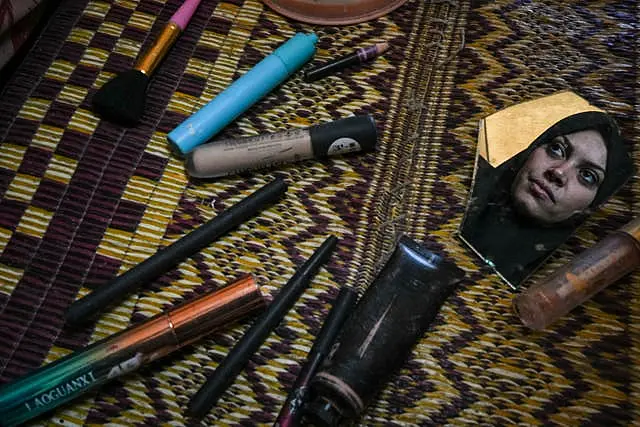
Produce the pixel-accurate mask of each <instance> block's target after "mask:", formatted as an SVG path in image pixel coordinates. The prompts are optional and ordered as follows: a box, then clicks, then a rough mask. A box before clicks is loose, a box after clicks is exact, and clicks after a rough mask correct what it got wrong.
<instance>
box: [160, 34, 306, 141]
mask: <svg viewBox="0 0 640 427" xmlns="http://www.w3.org/2000/svg"><path fill="white" fill-rule="evenodd" d="M317 41H318V36H316V35H315V34H313V33H311V34H304V33H298V34H296V35H295V36H293V37H292V38H291V39H289V40H288V41H287V42H286V43H285V44H283V45H282V46H280V47H279V48H277V49H276V50H275V51H274V52H273V53H272V54H271V55H269V56H267V57H266V58H264V59H263V60H262V61H260V62H259V63H258V64H256V66H254V67H253V68H252V69H251V70H249V71H247V73H246V74H244V75H243V76H242V77H240V78H239V79H238V80H236V81H235V82H233V83H232V84H231V86H229V87H228V88H227V89H225V90H224V91H223V92H221V93H220V94H219V95H218V96H216V97H215V98H214V99H213V100H211V102H209V103H208V104H207V105H205V106H204V107H202V108H201V109H200V110H198V111H197V112H196V113H195V114H193V115H192V116H191V117H189V118H188V119H187V120H185V121H184V122H182V123H181V124H180V125H179V126H178V127H177V128H175V129H174V130H172V131H171V132H170V133H169V135H168V138H169V142H170V143H172V144H173V145H174V146H176V147H177V148H178V150H180V152H181V153H182V154H186V153H188V152H190V151H191V150H193V149H194V148H195V147H197V146H198V145H200V144H203V143H205V142H207V141H208V140H209V139H211V138H212V137H213V136H214V135H216V134H217V133H218V132H220V131H221V130H222V129H223V128H224V127H225V126H227V125H228V124H229V123H231V122H232V121H233V120H235V119H236V117H238V116H239V115H240V114H242V113H244V112H245V111H246V110H247V109H248V108H249V107H251V106H252V105H253V104H255V103H256V102H257V101H258V100H260V99H262V98H263V97H264V96H265V95H266V94H268V93H269V92H271V90H273V89H274V88H275V87H276V86H278V85H279V84H280V83H282V82H283V81H284V80H286V79H287V78H288V77H289V76H290V75H291V74H293V73H294V72H296V71H297V70H298V69H299V68H300V67H302V66H303V65H304V64H305V63H306V62H307V61H308V60H309V59H311V57H312V56H313V54H314V52H315V49H316V42H317Z"/></svg>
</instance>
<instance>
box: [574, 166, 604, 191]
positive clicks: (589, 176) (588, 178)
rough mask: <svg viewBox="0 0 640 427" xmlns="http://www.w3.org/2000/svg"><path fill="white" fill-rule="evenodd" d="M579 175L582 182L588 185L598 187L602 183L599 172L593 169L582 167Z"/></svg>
mask: <svg viewBox="0 0 640 427" xmlns="http://www.w3.org/2000/svg"><path fill="white" fill-rule="evenodd" d="M578 176H579V177H580V182H582V183H583V184H585V185H586V186H587V187H596V186H598V185H599V184H600V178H599V177H598V174H597V173H595V172H594V171H593V170H591V169H585V168H583V169H580V171H579V172H578Z"/></svg>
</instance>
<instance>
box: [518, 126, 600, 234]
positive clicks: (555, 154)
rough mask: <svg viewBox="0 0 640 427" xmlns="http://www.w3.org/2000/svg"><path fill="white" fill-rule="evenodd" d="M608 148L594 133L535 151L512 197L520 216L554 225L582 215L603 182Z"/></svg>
mask: <svg viewBox="0 0 640 427" xmlns="http://www.w3.org/2000/svg"><path fill="white" fill-rule="evenodd" d="M606 165H607V146H606V144H605V141H604V139H603V137H602V135H601V134H600V133H599V132H598V131H596V130H593V129H589V130H583V131H579V132H574V133H570V134H567V135H562V136H558V137H556V138H554V139H553V140H551V141H550V142H548V143H545V144H542V145H541V146H539V147H537V148H536V149H534V150H533V151H532V153H531V155H530V156H529V158H528V159H527V161H526V162H525V164H524V165H523V166H522V168H521V169H520V171H519V172H518V174H517V176H516V178H515V180H514V182H513V186H512V187H511V195H512V197H513V200H514V204H515V206H516V209H517V210H518V212H519V213H521V214H523V215H525V216H526V217H528V218H531V219H533V220H534V221H536V222H538V223H542V224H553V223H557V222H561V221H564V220H566V219H569V218H570V217H571V216H573V215H574V214H576V213H581V212H583V211H584V210H585V209H587V208H588V207H589V205H590V204H591V202H593V200H594V198H595V197H596V194H597V192H598V188H599V186H600V184H601V183H602V181H603V180H604V178H605V173H606Z"/></svg>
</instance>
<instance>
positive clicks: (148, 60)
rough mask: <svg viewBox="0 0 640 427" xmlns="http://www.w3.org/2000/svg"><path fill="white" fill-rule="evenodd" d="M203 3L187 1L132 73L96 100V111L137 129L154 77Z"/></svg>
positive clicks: (106, 86)
mask: <svg viewBox="0 0 640 427" xmlns="http://www.w3.org/2000/svg"><path fill="white" fill-rule="evenodd" d="M199 4H200V0H186V1H185V2H184V3H183V4H182V6H180V8H179V9H178V10H177V11H176V13H174V14H173V16H172V17H171V19H169V22H168V23H167V24H166V25H165V27H164V28H163V29H162V32H161V33H160V35H159V36H158V37H157V38H156V40H155V42H154V43H153V45H152V46H151V47H150V48H149V49H148V50H147V51H146V52H145V53H144V55H142V56H141V57H140V58H139V59H138V61H137V62H136V65H135V66H134V67H133V69H132V70H129V71H125V72H123V73H120V74H118V75H117V76H116V77H114V78H113V79H111V80H109V81H108V82H107V83H105V84H104V85H103V86H102V87H101V88H100V89H99V90H98V92H96V94H95V95H94V96H93V100H92V104H93V110H94V111H95V112H96V113H98V114H99V115H101V116H102V117H104V118H105V119H107V120H111V121H113V122H115V123H119V124H122V125H129V126H132V125H135V124H136V123H137V122H138V121H139V120H140V118H141V117H142V114H143V113H144V104H145V100H146V92H147V85H148V84H149V79H150V77H151V74H152V73H153V71H154V70H155V69H156V67H157V66H158V64H159V63H160V62H161V61H162V59H163V58H164V57H165V56H166V54H167V52H168V51H169V49H170V48H171V46H173V44H174V43H175V41H176V39H177V38H178V36H179V35H180V33H181V32H182V31H183V30H184V29H185V28H186V26H187V24H188V23H189V20H191V17H192V16H193V13H194V12H195V10H196V8H197V7H198V5H199Z"/></svg>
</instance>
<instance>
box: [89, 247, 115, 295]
mask: <svg viewBox="0 0 640 427" xmlns="http://www.w3.org/2000/svg"><path fill="white" fill-rule="evenodd" d="M121 264H122V262H121V261H120V260H118V259H115V258H110V257H106V256H103V255H100V254H97V255H95V256H94V259H93V263H92V264H91V267H90V268H89V272H88V273H87V275H86V277H85V280H84V283H83V284H82V285H83V286H84V287H86V288H89V289H95V288H97V287H100V286H102V285H106V284H107V283H109V282H110V281H111V280H113V279H114V278H115V277H116V276H117V275H118V272H119V271H120V265H121Z"/></svg>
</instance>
